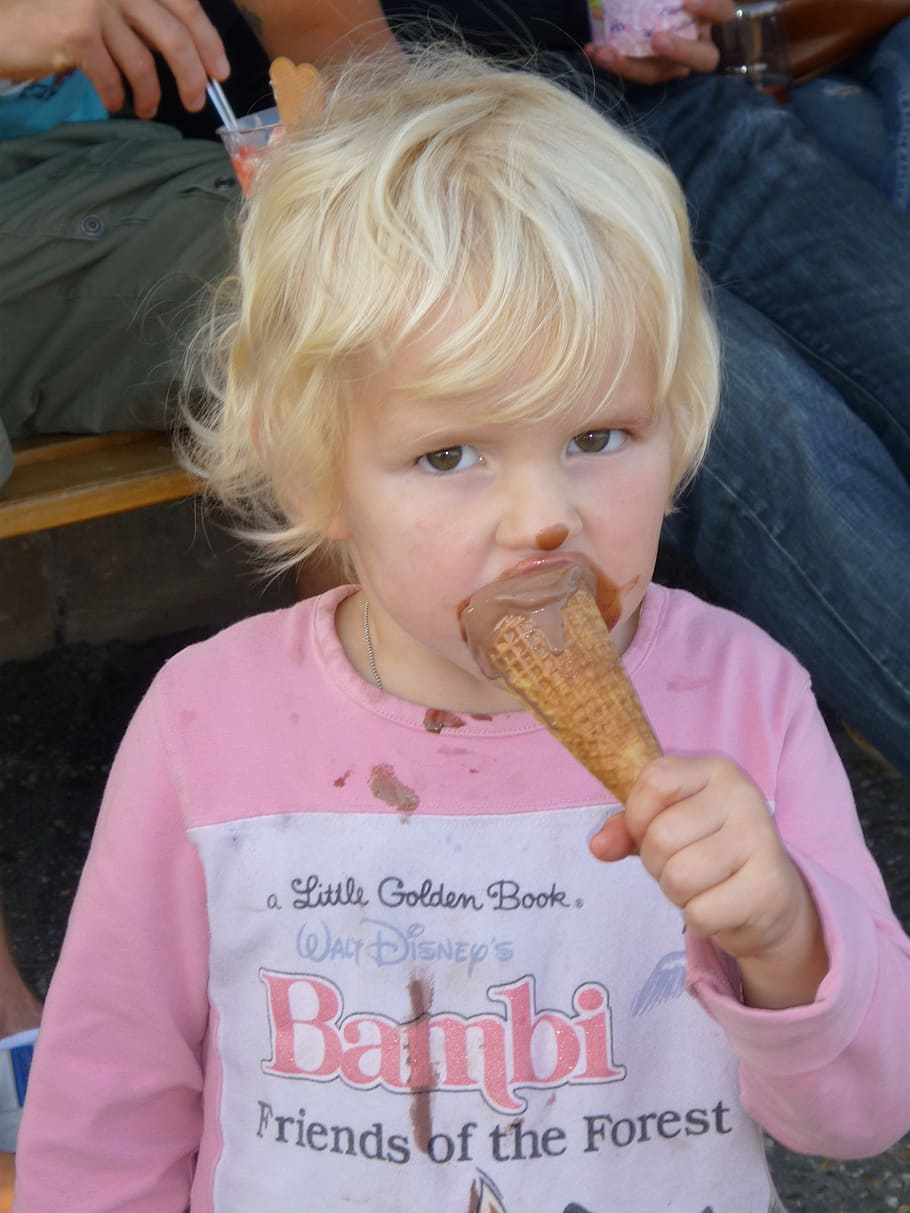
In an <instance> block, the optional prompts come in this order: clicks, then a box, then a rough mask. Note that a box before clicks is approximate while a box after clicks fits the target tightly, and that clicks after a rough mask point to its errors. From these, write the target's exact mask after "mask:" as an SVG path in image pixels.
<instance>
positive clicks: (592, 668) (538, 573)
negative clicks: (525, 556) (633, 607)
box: [462, 565, 661, 804]
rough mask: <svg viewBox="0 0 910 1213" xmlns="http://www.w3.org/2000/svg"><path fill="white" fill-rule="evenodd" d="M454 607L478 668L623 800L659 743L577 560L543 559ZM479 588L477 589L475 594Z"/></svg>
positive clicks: (590, 583)
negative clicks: (487, 598)
mask: <svg viewBox="0 0 910 1213" xmlns="http://www.w3.org/2000/svg"><path fill="white" fill-rule="evenodd" d="M488 589H489V590H490V591H491V592H492V598H493V599H494V600H495V602H496V605H494V606H492V607H491V604H490V603H489V602H487V603H484V602H483V601H481V600H480V599H479V598H478V596H475V597H474V598H472V600H471V602H470V603H469V604H468V607H467V608H466V609H465V611H464V612H463V613H462V625H463V628H464V631H465V635H466V637H467V639H468V642H469V644H470V646H471V649H472V651H473V652H474V654H475V657H476V658H477V659H478V660H479V662H480V665H481V668H483V669H484V670H485V672H486V673H487V674H489V675H491V676H494V677H499V678H501V679H502V680H503V682H504V683H505V685H506V686H507V687H508V689H509V690H510V691H511V692H512V694H513V695H515V696H516V698H517V699H519V700H520V701H521V702H522V703H523V704H524V705H525V707H526V708H527V709H528V710H529V711H530V712H531V713H532V714H533V715H534V716H535V717H536V718H537V719H538V720H539V721H540V722H541V723H542V724H543V725H545V726H546V727H547V729H549V731H550V732H551V733H552V734H553V736H554V737H555V738H556V739H557V740H558V741H559V742H561V743H562V745H564V746H565V747H566V749H567V750H569V752H570V753H572V754H574V756H575V757H576V758H577V759H578V760H579V762H581V763H582V764H583V765H584V766H585V767H587V769H588V770H589V771H590V772H591V774H592V775H594V776H596V777H597V779H599V780H600V781H601V783H603V784H604V785H605V786H606V787H607V788H608V789H609V790H610V791H611V792H612V793H613V794H614V795H615V796H616V798H617V800H619V802H620V803H621V804H622V803H625V800H626V797H627V796H628V794H629V791H630V789H631V787H632V785H633V783H634V782H635V780H636V779H637V778H638V776H639V775H640V774H641V772H642V771H643V770H644V768H645V767H646V766H647V765H648V763H649V762H651V761H653V759H655V758H657V757H659V755H660V753H661V750H660V746H659V745H658V743H657V740H656V738H655V737H654V733H653V732H652V730H651V726H650V724H649V723H648V719H647V717H646V716H645V713H644V710H643V708H642V706H641V703H640V702H639V699H638V696H637V694H636V693H635V688H634V687H633V686H632V683H631V682H630V681H629V677H628V675H627V674H626V671H625V669H624V667H623V664H622V661H621V659H620V657H619V655H618V654H617V652H616V650H615V649H614V647H613V642H612V641H611V639H610V633H609V630H608V628H607V625H606V623H605V622H604V620H603V617H602V616H601V613H600V610H599V608H598V606H597V601H596V599H595V596H594V592H593V589H594V586H593V577H592V576H591V575H590V574H589V573H588V572H587V570H586V569H583V568H581V567H580V566H578V565H560V566H556V567H555V568H552V567H547V566H545V567H544V568H542V569H539V570H533V571H532V572H530V573H528V574H523V575H521V577H520V578H518V577H516V578H506V579H505V580H503V581H501V582H495V583H494V584H493V586H491V587H488ZM481 593H482V592H481Z"/></svg>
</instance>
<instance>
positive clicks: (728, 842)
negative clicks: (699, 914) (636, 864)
mask: <svg viewBox="0 0 910 1213" xmlns="http://www.w3.org/2000/svg"><path fill="white" fill-rule="evenodd" d="M665 816H668V817H669V816H672V814H665ZM641 857H642V863H643V864H644V865H645V867H646V868H647V870H648V871H649V872H650V873H651V875H652V876H653V877H654V879H655V880H656V881H657V882H658V884H659V885H660V888H661V892H662V893H663V895H664V896H665V897H666V898H667V900H668V901H672V902H673V904H674V905H676V906H679V907H680V909H682V910H687V909H688V907H689V905H690V904H691V903H693V902H694V901H695V900H696V899H697V898H699V897H700V896H701V895H703V894H704V893H705V892H706V891H707V890H710V889H716V888H717V887H718V886H720V885H723V884H725V883H727V882H728V881H730V880H731V879H732V878H733V877H734V876H735V875H736V874H737V873H738V872H739V871H740V870H741V869H742V867H743V865H744V864H745V863H746V862H747V861H748V854H744V853H743V852H742V850H741V848H740V847H739V845H738V843H737V841H736V840H735V839H731V838H730V835H729V831H726V830H723V829H718V830H715V831H711V832H708V833H706V834H700V835H699V836H698V838H697V839H696V840H695V841H693V842H691V843H687V844H685V845H684V846H683V847H682V848H680V849H677V850H675V851H671V852H670V853H669V854H666V855H664V854H663V853H661V852H660V851H659V850H658V849H656V848H651V847H650V845H649V839H648V838H646V839H645V842H644V843H643V844H642V851H641Z"/></svg>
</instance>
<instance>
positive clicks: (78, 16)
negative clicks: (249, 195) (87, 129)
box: [0, 0, 230, 118]
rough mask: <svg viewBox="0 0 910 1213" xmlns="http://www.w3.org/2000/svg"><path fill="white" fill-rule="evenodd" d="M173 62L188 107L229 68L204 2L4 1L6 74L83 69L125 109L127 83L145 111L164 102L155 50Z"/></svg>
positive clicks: (1, 39)
mask: <svg viewBox="0 0 910 1213" xmlns="http://www.w3.org/2000/svg"><path fill="white" fill-rule="evenodd" d="M155 53H158V54H160V55H161V56H163V58H164V59H165V61H166V62H167V64H168V66H169V67H170V69H171V71H172V72H173V74H174V78H175V80H176V81H177V88H178V91H179V93H180V99H181V101H182V102H183V104H184V105H185V106H186V108H187V109H189V110H198V109H201V108H202V106H203V105H204V104H205V86H206V80H207V77H208V76H214V77H215V78H216V79H219V80H223V79H224V78H225V77H226V76H227V75H228V72H229V70H230V68H229V65H228V62H227V59H226V58H225V53H224V46H223V44H222V42H221V38H220V37H219V35H218V32H217V31H216V29H215V27H214V26H213V25H212V23H211V22H210V21H209V19H208V17H207V16H206V15H205V12H204V11H203V8H202V6H201V4H200V3H199V0H0V76H3V77H5V78H6V79H8V80H31V79H40V78H41V77H42V76H47V75H49V74H51V73H56V72H68V71H71V70H72V69H74V68H79V69H81V70H82V71H83V72H85V74H86V75H87V76H88V78H89V79H90V80H91V82H92V84H93V85H94V86H95V89H96V90H97V92H98V95H99V97H100V98H101V101H102V103H103V104H104V106H105V107H106V108H107V109H109V110H118V109H120V108H121V107H122V105H123V104H124V101H125V97H126V93H125V88H124V82H126V83H127V84H128V85H129V87H130V89H131V90H132V94H133V107H134V109H135V112H136V114H137V116H138V117H140V118H151V117H152V116H153V115H154V113H155V111H156V110H157V108H158V103H159V101H160V100H161V87H160V84H159V81H158V71H157V68H156V66H155V60H154V54H155Z"/></svg>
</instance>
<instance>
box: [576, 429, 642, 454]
mask: <svg viewBox="0 0 910 1213" xmlns="http://www.w3.org/2000/svg"><path fill="white" fill-rule="evenodd" d="M628 437H629V435H628V434H627V433H626V431H625V430H585V432H584V433H583V434H576V435H575V437H574V438H573V439H572V440H571V441H570V443H569V451H570V452H571V453H572V454H573V455H574V454H576V453H579V454H582V455H600V454H602V453H603V452H604V451H606V452H610V451H618V450H619V448H620V447H621V446H622V445H623V444H624V443H625V442H626V440H627V439H628Z"/></svg>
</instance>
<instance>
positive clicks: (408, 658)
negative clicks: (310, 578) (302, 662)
mask: <svg viewBox="0 0 910 1213" xmlns="http://www.w3.org/2000/svg"><path fill="white" fill-rule="evenodd" d="M612 378H613V376H612V373H607V374H605V375H604V378H603V387H602V390H601V391H600V392H599V393H597V394H596V395H595V396H594V397H593V398H592V399H591V400H590V403H589V404H588V405H587V406H585V407H579V408H578V409H577V410H575V411H573V413H572V414H571V415H570V416H565V415H564V416H562V417H560V418H557V419H552V420H547V421H527V420H523V421H507V422H499V423H496V424H486V423H481V422H480V421H478V420H477V419H476V418H477V417H479V415H480V412H481V410H480V409H478V408H474V407H472V406H466V405H465V403H464V402H463V401H457V400H456V401H453V402H452V403H451V405H448V404H446V403H445V402H443V401H438V400H434V401H432V402H429V403H426V402H422V401H419V400H418V401H414V400H408V399H405V398H404V397H403V396H402V395H401V394H396V393H394V392H393V393H391V394H390V395H388V396H386V397H385V398H383V399H377V400H371V401H365V402H364V403H363V404H362V405H358V406H357V412H356V414H355V416H354V420H353V424H352V426H351V435H350V438H349V446H348V451H347V458H346V463H345V469H344V477H343V486H342V492H343V505H342V507H341V509H340V510H339V512H338V514H337V515H336V517H335V519H334V521H333V524H332V527H331V528H330V532H329V534H330V537H332V538H336V539H344V540H347V541H348V544H349V549H350V553H351V556H352V558H353V560H354V564H355V566H356V569H357V572H358V575H359V579H360V582H361V584H362V586H363V589H364V592H365V593H366V595H367V597H368V598H369V604H370V632H371V636H372V640H373V646H374V649H375V653H376V660H377V664H378V667H379V672H380V675H381V677H382V680H383V685H384V687H385V689H386V690H387V691H391V692H393V693H394V694H397V695H400V696H401V697H402V698H405V699H410V700H414V701H416V702H419V703H424V704H426V705H427V706H431V707H440V708H449V709H451V710H458V711H470V712H491V711H502V710H514V707H515V703H514V700H513V699H512V698H511V696H510V695H508V694H507V692H505V691H503V690H502V689H501V688H500V687H498V686H497V685H496V684H494V683H492V682H490V681H489V680H488V679H487V678H485V677H484V675H483V674H481V673H480V671H479V670H478V669H477V667H476V666H475V664H474V662H473V660H472V658H471V656H470V654H469V652H468V649H467V647H466V645H465V643H464V641H463V639H462V636H461V629H460V624H459V609H460V607H462V606H463V605H464V603H465V601H466V600H467V599H468V598H470V596H471V595H472V594H473V593H474V591H475V590H477V589H479V588H480V586H482V585H485V584H486V583H487V582H490V581H493V580H495V579H496V578H498V577H501V576H502V575H503V574H504V573H507V572H508V571H510V570H513V569H516V567H517V566H522V565H524V566H527V564H528V563H529V562H531V563H536V562H539V561H541V560H546V561H566V560H581V561H585V562H587V563H590V564H593V565H594V567H595V569H596V570H598V571H599V573H600V574H601V575H602V576H604V577H605V578H606V579H607V580H608V581H610V582H612V583H613V584H614V585H615V586H616V587H617V588H618V589H619V591H620V606H621V615H620V620H619V623H618V624H617V626H616V628H615V629H614V632H613V636H614V640H615V641H616V642H617V645H618V647H619V648H620V650H622V649H624V648H625V647H626V646H627V645H628V644H629V642H630V640H631V638H632V636H633V635H634V631H635V626H636V624H637V619H638V608H639V606H640V605H641V601H642V597H643V595H644V592H645V589H646V586H647V584H648V581H649V580H650V578H651V575H652V572H653V569H654V561H655V559H656V554H657V543H658V538H659V535H660V528H661V522H662V519H663V516H664V512H665V510H666V508H667V505H668V503H669V499H670V495H671V488H672V486H671V481H670V466H671V447H670V437H669V428H668V426H667V424H666V422H665V421H662V422H656V421H655V420H654V419H653V417H652V406H653V399H652V377H651V375H650V373H649V371H648V369H647V364H646V360H645V359H644V358H643V357H642V356H641V355H640V353H637V354H636V356H635V357H634V358H633V359H632V361H631V362H630V364H629V366H628V368H627V370H626V372H625V373H624V375H623V377H622V379H621V380H620V382H619V384H618V385H617V387H616V389H615V390H614V392H613V395H612V398H611V400H610V401H609V402H608V403H606V404H605V403H604V400H603V397H604V395H605V394H606V391H607V388H608V387H609V385H610V383H611V382H612ZM360 605H361V603H360V599H359V597H358V598H356V599H349V600H347V603H346V604H345V605H344V606H343V608H342V611H341V612H340V613H339V633H340V635H341V639H342V643H343V644H344V646H345V648H346V650H347V652H348V655H349V656H350V657H351V660H352V661H353V663H354V665H355V666H356V667H357V668H358V669H360V670H361V672H363V671H364V669H365V644H364V641H363V636H362V628H361V627H360Z"/></svg>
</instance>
